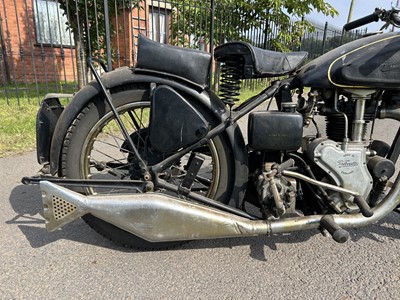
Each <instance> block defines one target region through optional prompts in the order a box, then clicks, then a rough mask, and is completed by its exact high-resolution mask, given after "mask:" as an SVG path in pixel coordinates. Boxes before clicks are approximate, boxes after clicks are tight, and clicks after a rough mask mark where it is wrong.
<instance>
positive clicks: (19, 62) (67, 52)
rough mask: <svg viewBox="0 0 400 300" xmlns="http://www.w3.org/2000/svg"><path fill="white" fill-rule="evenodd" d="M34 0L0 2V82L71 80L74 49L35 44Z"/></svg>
mask: <svg viewBox="0 0 400 300" xmlns="http://www.w3.org/2000/svg"><path fill="white" fill-rule="evenodd" d="M33 1H35V0H2V1H0V42H1V45H0V49H1V57H0V82H1V83H6V81H7V78H8V79H9V80H11V81H12V82H13V81H16V82H28V83H31V82H35V81H37V82H54V81H58V82H59V81H66V82H70V81H74V80H75V78H76V70H75V68H76V67H75V63H76V59H75V49H74V48H73V47H71V46H64V47H61V46H50V45H44V44H38V43H37V40H36V31H35V18H34V9H33Z"/></svg>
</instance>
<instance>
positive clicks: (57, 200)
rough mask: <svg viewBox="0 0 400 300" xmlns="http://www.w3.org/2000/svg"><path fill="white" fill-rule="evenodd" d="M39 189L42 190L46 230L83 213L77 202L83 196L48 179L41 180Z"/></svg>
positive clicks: (62, 224)
mask: <svg viewBox="0 0 400 300" xmlns="http://www.w3.org/2000/svg"><path fill="white" fill-rule="evenodd" d="M40 189H41V192H42V203H43V216H44V218H45V221H46V229H47V230H48V231H54V230H56V229H58V228H60V227H62V226H64V225H65V224H67V223H70V222H72V221H73V220H75V219H77V218H79V217H81V216H82V215H83V213H82V212H81V210H80V209H79V202H81V201H82V200H81V201H79V200H80V198H82V199H83V198H84V197H85V196H82V195H80V194H78V193H74V192H72V191H70V190H68V191H67V190H66V189H64V188H62V187H60V186H58V185H55V184H53V183H50V182H48V181H42V182H41V183H40Z"/></svg>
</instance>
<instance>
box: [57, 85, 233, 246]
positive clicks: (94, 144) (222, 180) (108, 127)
mask: <svg viewBox="0 0 400 300" xmlns="http://www.w3.org/2000/svg"><path fill="white" fill-rule="evenodd" d="M112 93H113V95H112V98H113V103H114V105H115V107H116V109H117V111H118V113H119V115H120V118H121V120H122V121H123V123H124V124H125V126H126V128H127V130H128V132H129V134H130V136H131V138H132V140H133V142H134V143H135V146H136V147H137V149H138V151H139V153H140V155H141V156H142V158H143V159H144V160H145V161H146V162H147V164H148V165H149V166H151V165H154V164H157V163H158V162H160V161H162V160H163V159H165V158H166V157H167V156H168V155H171V154H172V153H168V154H166V153H161V152H159V151H157V149H155V148H154V147H152V145H151V144H150V143H149V138H148V133H149V130H148V128H149V115H150V99H149V91H148V89H147V88H145V87H139V86H129V87H124V88H120V89H119V90H114V91H112ZM191 103H192V105H194V106H195V107H196V108H197V109H198V110H199V111H200V112H201V113H202V114H203V116H204V118H205V119H206V120H207V121H208V122H209V123H210V125H211V126H214V125H215V124H216V122H215V120H214V118H213V117H212V116H211V114H210V113H209V112H208V111H207V110H205V109H204V108H202V107H201V106H199V104H196V103H195V102H193V101H191ZM177 117H179V116H177ZM229 145H230V144H229V142H228V140H227V137H226V136H225V134H221V135H219V136H217V137H215V138H213V139H212V140H210V141H209V142H208V143H207V144H206V145H204V146H202V147H199V148H197V149H194V150H193V151H192V153H193V152H195V153H200V154H201V155H203V156H204V157H205V161H204V163H203V164H202V168H201V169H200V171H199V172H198V174H197V176H196V180H195V182H194V184H193V187H192V191H193V192H196V193H199V194H201V195H204V196H207V197H209V198H212V199H215V200H218V201H220V202H224V203H226V202H228V201H229V199H230V196H231V192H232V189H233V185H234V182H233V178H234V170H233V166H234V165H233V156H232V151H231V149H230V146H229ZM128 149H129V148H128V146H127V142H126V141H125V138H124V137H123V135H122V133H121V131H120V130H119V127H118V124H117V122H116V119H115V116H114V115H113V113H112V112H111V110H110V108H109V107H108V105H107V104H105V101H104V99H100V98H99V99H94V100H93V101H92V102H90V103H89V104H88V105H87V106H86V107H85V108H84V109H83V110H82V111H81V112H80V113H79V114H78V116H77V117H76V118H75V120H74V121H73V122H72V125H71V126H70V128H69V129H68V132H67V135H66V138H65V140H64V144H63V149H62V157H61V173H62V174H61V175H62V176H65V177H67V178H80V179H114V180H115V179H118V180H130V179H132V180H138V179H141V172H140V168H139V165H138V162H137V160H136V158H135V157H134V155H133V154H132V153H131V152H130V151H129V150H128ZM190 154H191V153H188V154H187V155H185V156H184V157H182V158H181V159H180V160H179V161H176V162H175V163H174V164H173V165H172V166H171V167H170V168H168V169H167V170H165V171H164V172H163V173H162V174H159V176H160V178H162V179H164V180H166V181H168V182H169V183H172V184H174V185H176V186H178V185H179V184H180V183H181V181H182V180H183V178H184V177H185V175H186V169H187V164H188V159H189V157H190ZM80 192H83V193H86V194H110V193H121V192H126V191H123V190H118V189H110V188H85V189H84V190H80ZM129 192H130V193H132V190H130V191H129ZM134 192H135V191H134ZM157 192H161V193H163V192H166V191H163V190H159V191H157ZM168 193H169V194H171V192H168ZM83 219H84V220H85V221H86V222H87V223H88V224H89V225H90V226H91V227H93V228H94V229H95V230H96V231H97V232H99V233H100V234H102V235H104V236H105V237H107V238H109V239H111V240H112V241H114V242H116V243H118V244H121V245H124V246H127V247H131V248H136V249H163V248H170V247H174V246H176V245H180V244H181V243H182V242H159V243H158V242H157V243H152V242H148V241H146V240H144V239H142V238H140V237H137V236H135V235H133V234H131V233H128V232H126V231H124V230H122V229H120V228H118V227H115V226H113V225H112V224H109V223H107V222H105V221H103V220H101V219H98V218H96V217H94V216H92V215H86V216H84V217H83Z"/></svg>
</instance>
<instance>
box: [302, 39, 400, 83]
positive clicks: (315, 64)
mask: <svg viewBox="0 0 400 300" xmlns="http://www.w3.org/2000/svg"><path fill="white" fill-rule="evenodd" d="M297 78H298V79H299V80H300V81H301V82H302V83H303V85H304V86H308V87H315V88H332V87H342V88H385V89H397V90H400V33H397V32H396V33H393V32H392V33H385V34H377V35H372V36H369V37H364V38H361V39H358V40H356V41H353V42H350V43H347V44H345V45H343V46H340V47H338V48H336V49H334V50H332V51H330V52H328V53H326V54H324V55H322V56H320V57H319V58H317V59H315V60H313V61H312V62H310V63H308V64H307V65H305V66H304V67H302V68H301V69H300V70H299V72H298V75H297Z"/></svg>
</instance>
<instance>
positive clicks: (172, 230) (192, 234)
mask: <svg viewBox="0 0 400 300" xmlns="http://www.w3.org/2000/svg"><path fill="white" fill-rule="evenodd" d="M40 188H41V191H42V196H43V208H44V217H45V219H46V228H47V230H49V231H54V230H56V229H58V228H60V227H62V226H63V225H65V224H67V223H69V222H71V221H73V220H75V219H77V218H79V217H81V216H83V215H85V214H92V215H94V216H96V217H98V218H100V219H102V220H104V221H106V222H108V223H111V224H113V225H115V226H117V227H119V228H121V229H124V230H126V231H128V232H130V233H132V234H134V235H137V236H139V237H141V238H143V239H145V240H147V241H150V242H167V241H178V240H195V239H214V238H227V237H239V236H241V237H244V236H256V235H264V234H266V235H270V234H276V233H289V232H294V231H300V230H307V229H318V228H320V227H321V219H322V218H323V217H324V215H311V216H305V217H295V218H284V219H279V220H274V221H267V220H249V219H246V218H243V217H239V216H237V215H234V214H231V213H229V212H224V211H220V210H218V209H215V208H212V207H208V206H204V205H200V204H196V203H192V202H188V201H183V200H181V199H178V198H175V197H170V196H167V195H164V194H161V193H145V194H119V195H101V196H94V195H93V196H84V195H81V194H79V193H76V192H74V191H71V190H69V189H66V188H63V187H60V186H59V185H56V184H53V183H50V182H48V181H42V182H40ZM399 195H400V176H397V179H396V181H395V183H394V185H393V187H392V189H391V190H390V192H389V194H388V195H387V196H386V197H385V199H383V201H382V202H380V203H379V204H378V205H377V206H376V207H374V208H373V209H372V211H373V216H372V217H369V218H367V217H364V216H363V215H362V214H361V213H358V214H347V215H331V216H332V218H331V221H330V223H332V224H333V225H334V226H336V225H337V226H341V227H343V228H355V227H361V226H366V225H369V224H373V223H375V222H377V221H378V220H380V219H382V218H383V217H385V216H386V215H387V214H389V213H390V212H391V211H393V210H394V209H395V208H396V207H398V206H399V204H400V196H399Z"/></svg>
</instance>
